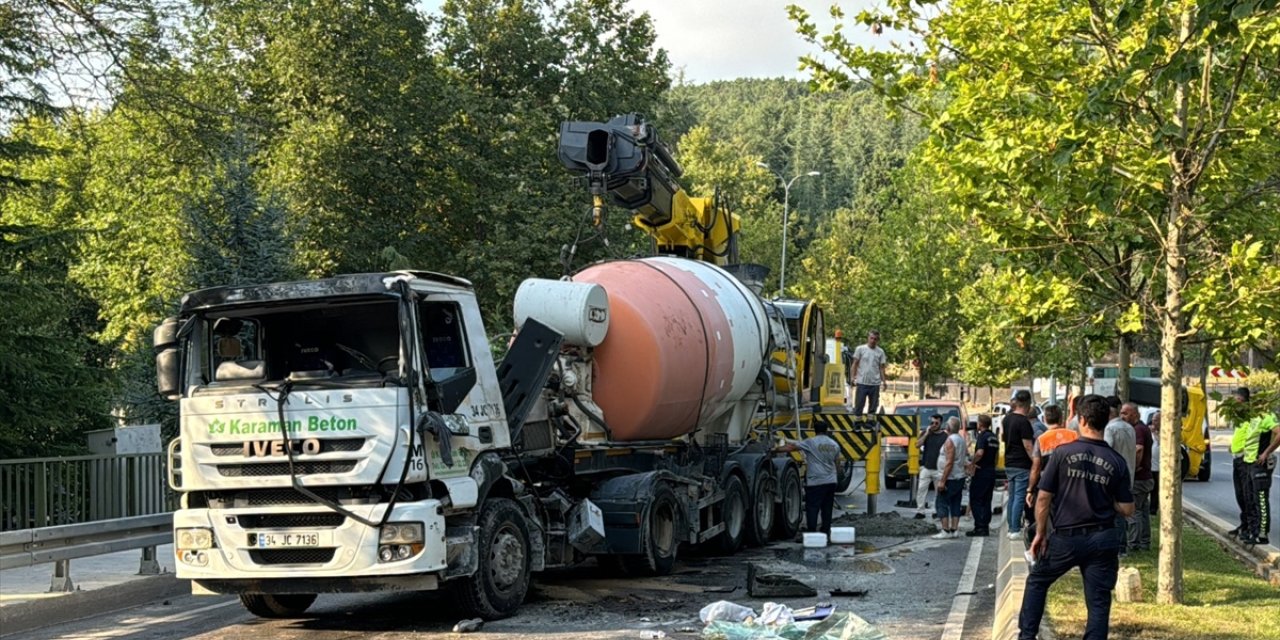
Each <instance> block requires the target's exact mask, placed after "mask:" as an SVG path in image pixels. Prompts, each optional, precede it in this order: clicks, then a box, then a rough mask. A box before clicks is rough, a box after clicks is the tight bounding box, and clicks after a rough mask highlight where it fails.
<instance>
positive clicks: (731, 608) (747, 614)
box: [698, 600, 756, 624]
mask: <svg viewBox="0 0 1280 640" xmlns="http://www.w3.org/2000/svg"><path fill="white" fill-rule="evenodd" d="M755 617H756V610H755V609H752V608H751V607H744V606H742V605H740V604H738V603H736V602H729V601H728V600H717V601H716V602H712V603H711V604H709V605H707V606H705V607H703V608H702V610H701V611H699V612H698V619H699V620H701V621H702V622H703V624H706V623H708V622H715V621H717V620H724V621H728V622H742V621H744V620H748V619H752V618H755Z"/></svg>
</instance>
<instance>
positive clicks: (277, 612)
mask: <svg viewBox="0 0 1280 640" xmlns="http://www.w3.org/2000/svg"><path fill="white" fill-rule="evenodd" d="M315 601H316V594H314V593H288V594H280V595H267V594H265V593H242V594H240V604H242V605H244V608H245V609H247V610H248V611H249V613H252V614H253V615H255V616H258V617H259V618H296V617H298V616H300V615H302V614H304V613H306V611H307V608H308V607H310V606H311V603H313V602H315Z"/></svg>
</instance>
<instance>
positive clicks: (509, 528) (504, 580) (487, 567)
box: [452, 498, 531, 620]
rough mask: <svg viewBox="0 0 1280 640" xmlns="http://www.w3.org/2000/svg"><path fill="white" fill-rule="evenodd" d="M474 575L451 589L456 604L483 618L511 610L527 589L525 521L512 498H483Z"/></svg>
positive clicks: (527, 542) (528, 562) (527, 547)
mask: <svg viewBox="0 0 1280 640" xmlns="http://www.w3.org/2000/svg"><path fill="white" fill-rule="evenodd" d="M479 529H480V531H479V533H478V534H477V539H476V554H477V556H478V558H479V560H478V562H477V566H476V573H475V575H472V576H469V577H466V578H461V579H459V580H458V581H457V582H456V584H454V586H453V589H452V592H453V596H454V599H455V600H456V601H457V603H458V605H459V606H461V607H462V608H464V609H466V610H467V611H468V612H470V613H471V614H473V615H477V616H480V617H481V618H484V619H486V620H497V619H498V618H505V617H507V616H509V615H511V614H512V613H514V612H515V610H516V609H517V608H519V606H520V604H521V603H523V602H524V597H525V594H527V593H528V592H529V573H530V560H531V557H530V556H531V550H530V545H529V523H527V522H526V521H525V518H524V513H522V512H521V511H520V508H519V507H517V506H516V503H515V502H512V501H511V500H508V499H506V498H491V499H489V500H486V501H485V503H484V507H483V509H482V510H481V511H480V522H479Z"/></svg>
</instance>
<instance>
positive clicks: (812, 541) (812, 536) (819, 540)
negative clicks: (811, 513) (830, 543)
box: [804, 533, 827, 549]
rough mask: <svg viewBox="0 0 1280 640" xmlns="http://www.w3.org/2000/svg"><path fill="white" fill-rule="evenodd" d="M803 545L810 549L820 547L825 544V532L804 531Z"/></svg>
mask: <svg viewBox="0 0 1280 640" xmlns="http://www.w3.org/2000/svg"><path fill="white" fill-rule="evenodd" d="M804 546H806V547H808V548H810V549H821V548H822V547H825V546H827V534H825V533H806V534H804Z"/></svg>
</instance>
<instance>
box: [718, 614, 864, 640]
mask: <svg viewBox="0 0 1280 640" xmlns="http://www.w3.org/2000/svg"><path fill="white" fill-rule="evenodd" d="M702 639H703V640H888V636H886V635H884V632H882V631H880V630H879V629H877V628H876V627H875V626H873V625H871V624H870V623H869V622H867V621H866V620H863V619H862V618H859V617H858V616H856V615H853V614H852V613H846V612H840V613H835V614H832V615H831V617H829V618H827V619H826V620H822V621H820V622H801V623H797V624H787V625H783V626H781V627H767V626H762V625H757V624H747V623H742V622H729V621H726V620H714V621H712V622H711V623H710V624H708V625H707V626H706V628H705V629H703V630H702Z"/></svg>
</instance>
